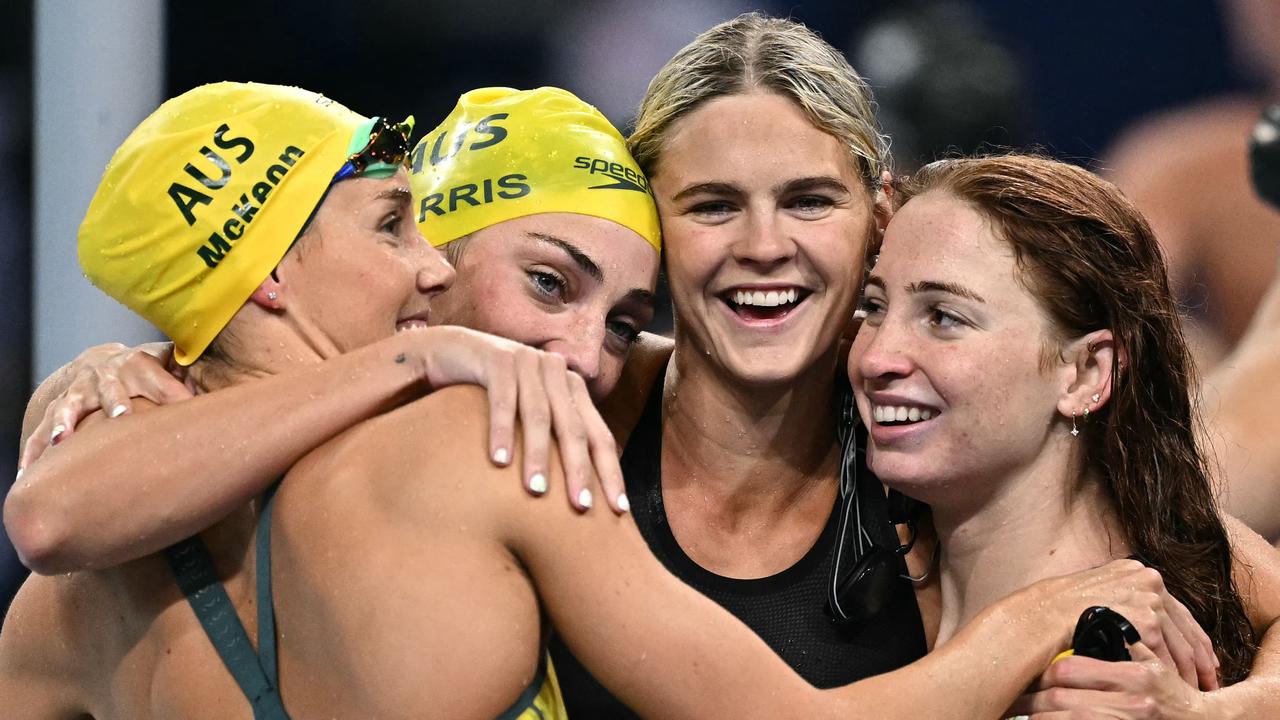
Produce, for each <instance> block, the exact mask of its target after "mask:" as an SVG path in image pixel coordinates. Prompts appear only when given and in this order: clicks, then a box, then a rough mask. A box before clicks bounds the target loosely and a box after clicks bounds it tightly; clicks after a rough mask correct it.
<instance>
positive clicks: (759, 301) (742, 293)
mask: <svg viewBox="0 0 1280 720" xmlns="http://www.w3.org/2000/svg"><path fill="white" fill-rule="evenodd" d="M811 294H812V293H811V292H810V291H809V290H806V289H804V288H802V287H799V286H796V285H771V286H740V287H735V288H730V289H729V290H726V291H725V292H723V293H721V294H720V299H721V300H722V301H723V302H724V303H725V305H727V306H728V307H729V310H730V311H731V312H733V314H735V315H737V316H738V317H739V318H741V319H743V320H746V321H748V322H752V323H755V322H761V321H764V322H768V321H778V320H782V319H784V318H786V317H787V316H788V315H790V314H791V313H792V312H793V311H794V310H795V309H796V308H798V307H799V306H800V305H802V304H803V303H804V301H805V300H806V299H808V297H809V295H811Z"/></svg>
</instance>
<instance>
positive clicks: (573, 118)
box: [410, 87, 662, 250]
mask: <svg viewBox="0 0 1280 720" xmlns="http://www.w3.org/2000/svg"><path fill="white" fill-rule="evenodd" d="M410 163H411V164H410V168H411V180H412V184H413V192H414V198H415V202H416V204H417V220H418V227H419V228H420V229H421V230H422V234H423V236H425V237H426V238H427V240H429V241H430V242H431V244H432V245H435V246H437V247H439V246H441V245H444V244H446V243H449V242H452V241H453V240H457V239H458V238H460V237H463V236H464V235H468V234H470V233H473V232H475V231H477V230H480V229H482V228H486V227H488V226H490V225H494V224H497V223H500V222H503V221H506V220H512V219H514V218H518V217H524V216H526V215H534V214H538V213H549V212H569V213H578V214H581V215H592V216H594V217H599V218H604V219H605V220H612V221H613V222H616V223H618V224H619V225H622V226H623V227H626V228H630V229H631V230H634V231H635V232H636V233H637V234H639V235H640V236H641V237H643V238H644V239H645V240H647V241H648V242H649V244H650V245H652V246H653V247H654V249H655V250H660V249H661V246H662V243H661V237H662V235H661V232H660V231H659V227H658V212H657V209H656V208H655V206H654V204H653V196H652V195H651V194H650V192H649V182H648V180H647V179H646V178H645V176H644V173H642V172H640V168H639V167H638V166H637V165H636V162H635V160H633V159H632V158H631V155H630V153H628V152H627V145H626V142H625V141H624V140H623V139H622V135H621V134H619V133H618V131H617V130H616V129H615V128H614V127H613V125H611V124H610V123H609V121H608V120H607V119H606V118H605V117H604V115H601V114H600V112H599V111H598V110H596V109H595V108H594V107H592V106H590V105H588V104H586V103H584V102H582V101H581V100H579V99H578V98H577V97H575V96H574V95H573V93H570V92H568V91H565V90H561V89H559V88H550V87H544V88H538V89H537V90H512V89H511V88H496V87H495V88H481V89H479V90H472V91H471V92H469V93H466V94H465V95H463V96H462V97H461V98H459V99H458V104H457V106H456V107H454V109H453V112H451V113H449V116H448V117H447V118H445V120H444V122H443V123H441V124H440V126H439V127H437V128H435V129H434V130H432V131H431V132H429V133H427V134H426V136H424V137H423V138H422V140H420V141H419V142H418V145H417V147H416V148H414V151H413V155H412V156H411V159H410Z"/></svg>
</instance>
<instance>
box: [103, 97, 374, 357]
mask: <svg viewBox="0 0 1280 720" xmlns="http://www.w3.org/2000/svg"><path fill="white" fill-rule="evenodd" d="M372 125H373V121H371V120H369V119H368V118H365V117H363V116H361V115H358V114H356V113H354V112H352V111H350V110H348V109H347V108H345V107H343V106H342V105H339V104H338V103H336V102H334V101H332V100H330V99H328V98H326V97H324V96H323V95H317V94H316V93H313V92H310V91H307V90H303V89H301V88H294V87H282V86H278V85H260V84H256V83H230V82H224V83H217V84H213V85H205V86H202V87H198V88H195V89H194V90H190V91H188V92H186V93H183V94H182V95H179V96H178V97H176V98H173V99H172V100H169V101H168V102H166V103H164V104H163V105H161V106H160V108H159V109H158V110H156V111H155V112H154V113H152V114H151V116H150V117H148V118H147V119H146V120H143V121H142V124H140V125H139V126H138V127H137V128H136V129H135V130H134V131H133V132H132V133H131V134H130V135H129V137H128V138H126V139H125V141H124V144H123V145H121V146H120V148H119V149H118V150H117V151H116V153H115V155H114V156H113V157H112V158H111V162H110V163H109V164H108V165H107V169H106V171H105V172H104V173H103V176H102V182H101V183H100V184H99V185H98V190H97V192H96V193H95V194H94V196H93V201H92V202H91V203H90V205H89V212H88V214H87V215H86V216H85V219H84V222H83V223H82V224H81V225H80V234H79V248H80V265H81V267H82V268H84V272H85V274H86V275H87V276H88V277H89V279H90V280H91V281H92V282H93V283H94V284H95V285H97V286H98V287H99V288H101V289H102V290H103V291H104V292H106V293H107V294H108V295H110V296H111V297H113V298H115V299H116V300H119V301H120V302H121V303H123V304H124V305H126V306H128V307H129V308H130V309H132V310H133V311H134V312H136V313H138V314H139V315H141V316H142V317H143V318H146V319H147V320H149V321H150V322H151V323H153V324H154V325H155V326H156V327H158V328H159V329H160V330H161V331H162V332H164V333H165V335H167V336H169V337H170V338H171V339H172V340H173V342H174V354H175V356H176V358H177V360H178V362H179V363H181V364H183V365H187V364H190V363H191V362H193V361H195V359H196V358H198V357H199V356H200V354H201V353H202V352H204V350H205V348H206V347H208V345H209V343H210V342H211V341H212V340H213V338H214V337H215V336H216V335H217V334H218V333H219V332H221V331H222V329H223V328H224V327H225V326H226V324H227V323H228V322H230V320H231V317H232V316H233V315H235V313H236V311H237V310H239V309H240V307H241V306H242V305H244V303H245V301H246V300H248V298H249V296H250V295H252V294H253V291H254V289H255V288H257V287H258V285H259V284H260V283H261V282H262V280H263V279H264V278H266V277H267V275H268V274H269V273H270V272H271V271H272V269H273V268H275V266H276V264H277V263H279V261H280V258H281V257H283V256H284V254H285V252H286V251H287V250H288V249H289V246H290V245H291V244H292V243H293V241H294V239H296V238H297V236H298V234H299V232H301V230H302V229H303V227H304V226H305V225H306V223H307V220H308V219H309V218H310V217H311V214H312V212H313V211H314V210H315V209H316V206H317V205H318V204H319V202H320V200H321V198H323V197H324V193H325V190H326V189H327V188H328V187H329V184H330V181H332V180H333V178H334V173H335V172H337V171H338V170H339V168H341V167H343V165H344V163H345V162H346V160H347V157H348V155H349V154H350V148H351V147H352V146H353V145H358V144H360V142H361V139H362V138H363V139H364V140H365V141H367V140H368V136H369V135H368V133H369V129H370V128H371V127H372ZM357 149H359V148H357Z"/></svg>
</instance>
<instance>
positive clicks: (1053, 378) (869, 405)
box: [849, 191, 1070, 503]
mask: <svg viewBox="0 0 1280 720" xmlns="http://www.w3.org/2000/svg"><path fill="white" fill-rule="evenodd" d="M862 309H863V310H864V311H865V312H866V314H867V317H866V320H865V321H864V322H863V325H862V328H861V330H860V331H859V333H858V336H857V339H856V340H855V342H854V345H853V350H852V352H851V353H850V356H849V358H850V359H849V373H850V378H851V380H852V382H853V386H854V390H855V394H856V396H857V401H858V410H859V412H860V413H861V415H862V418H863V421H864V422H865V423H866V425H867V426H868V428H870V436H871V439H870V442H869V444H868V448H867V454H868V461H869V464H870V467H871V469H872V471H874V472H875V473H876V475H877V476H878V477H880V478H881V480H883V481H884V482H885V483H886V484H888V485H890V486H892V487H895V488H897V489H899V490H901V491H903V492H904V493H905V494H907V495H910V496H912V497H916V498H917V499H920V500H924V501H925V502H930V503H948V502H951V503H954V502H957V501H960V500H961V499H963V500H964V501H973V500H977V499H980V498H981V497H983V495H984V492H986V491H990V490H991V489H993V488H995V487H996V484H997V483H998V480H999V479H1001V478H1005V477H1009V476H1010V475H1011V474H1013V473H1017V472H1018V471H1019V470H1021V469H1025V468H1028V467H1030V466H1032V465H1033V464H1034V463H1035V462H1036V461H1037V460H1038V459H1039V458H1040V457H1041V456H1042V452H1043V451H1044V449H1045V448H1046V446H1047V445H1050V444H1052V443H1054V442H1061V441H1063V437H1062V436H1063V435H1065V433H1061V432H1057V433H1056V434H1055V431H1054V428H1055V419H1056V418H1057V413H1058V411H1059V404H1058V403H1059V399H1060V397H1061V396H1062V393H1063V390H1064V388H1065V387H1066V385H1068V384H1069V383H1070V377H1069V375H1068V372H1069V368H1070V366H1069V365H1068V364H1066V363H1052V362H1051V363H1048V364H1049V365H1050V367H1048V368H1045V365H1046V363H1045V358H1046V352H1045V348H1046V347H1057V344H1058V340H1057V338H1056V335H1055V334H1054V332H1055V331H1054V326H1053V325H1052V323H1051V322H1050V320H1049V318H1048V316H1047V315H1046V314H1045V312H1044V311H1043V309H1042V308H1041V306H1040V304H1039V303H1038V302H1037V300H1036V298H1035V297H1034V296H1033V295H1032V294H1031V292H1030V291H1028V290H1027V289H1026V288H1025V287H1024V286H1023V284H1022V282H1020V281H1019V279H1018V270H1017V268H1016V266H1015V259H1014V254H1013V250H1012V248H1011V247H1010V246H1009V244H1008V243H1006V242H1005V241H1003V240H1001V239H999V238H997V237H996V236H995V235H994V233H993V231H992V228H991V226H990V224H989V223H988V222H987V221H986V219H984V218H983V217H982V216H981V215H980V214H979V213H978V212H977V211H976V210H975V209H973V207H971V206H970V205H969V204H967V203H965V202H964V201H962V200H960V199H959V198H957V197H955V196H954V195H951V194H949V193H946V192H943V191H930V192H927V193H925V194H923V195H920V196H918V197H916V198H914V199H912V200H910V201H909V202H907V203H906V204H905V205H904V206H903V207H902V208H901V209H900V210H899V211H898V212H897V213H896V214H895V215H894V218H893V221H892V222H891V223H889V227H888V230H887V231H886V233H885V240H884V246H883V248H882V249H881V252H880V256H879V260H878V261H877V263H876V266H875V268H874V270H873V271H872V273H871V276H870V278H869V280H868V283H867V288H866V290H865V295H864V300H863V306H862ZM1049 355H1052V354H1051V353H1050V354H1049ZM984 489H985V490H984Z"/></svg>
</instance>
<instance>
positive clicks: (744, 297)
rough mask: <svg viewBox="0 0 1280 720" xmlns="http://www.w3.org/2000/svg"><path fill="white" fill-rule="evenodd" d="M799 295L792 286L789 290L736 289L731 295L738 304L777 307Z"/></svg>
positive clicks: (792, 300) (794, 299) (792, 301)
mask: <svg viewBox="0 0 1280 720" xmlns="http://www.w3.org/2000/svg"><path fill="white" fill-rule="evenodd" d="M799 296H800V292H799V291H798V290H796V289H794V288H792V289H790V290H769V291H768V292H765V291H764V290H754V291H752V290H738V291H736V292H735V293H734V295H733V301H734V303H735V304H738V305H755V306H758V307H777V306H779V305H789V304H791V303H794V302H795V301H796V298H797V297H799Z"/></svg>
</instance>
